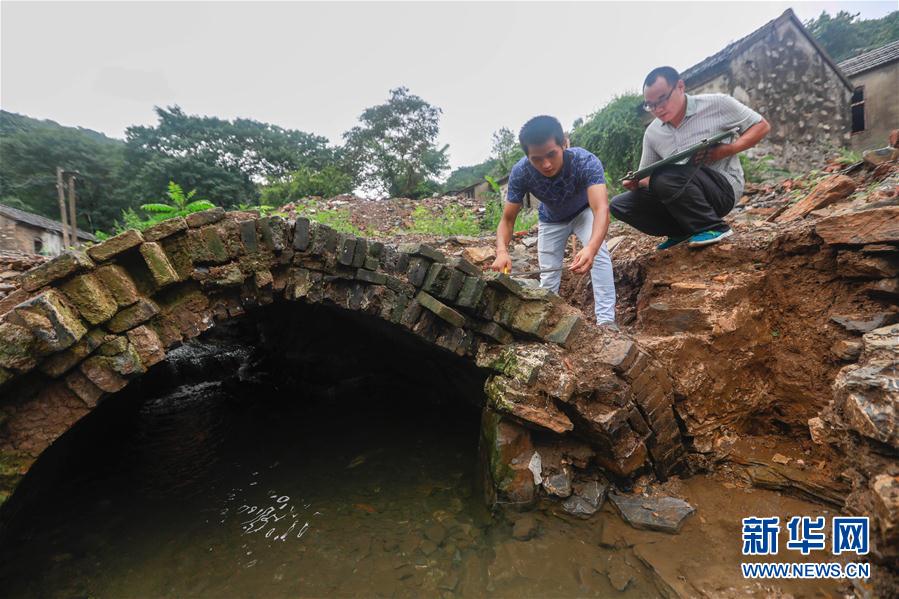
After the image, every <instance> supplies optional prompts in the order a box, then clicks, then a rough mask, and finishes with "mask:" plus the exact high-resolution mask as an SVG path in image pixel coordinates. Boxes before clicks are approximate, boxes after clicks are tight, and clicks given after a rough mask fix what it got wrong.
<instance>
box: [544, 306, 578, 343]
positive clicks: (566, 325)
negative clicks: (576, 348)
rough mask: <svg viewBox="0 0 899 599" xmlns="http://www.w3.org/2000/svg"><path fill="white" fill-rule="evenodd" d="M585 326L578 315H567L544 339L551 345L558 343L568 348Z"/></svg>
mask: <svg viewBox="0 0 899 599" xmlns="http://www.w3.org/2000/svg"><path fill="white" fill-rule="evenodd" d="M583 325H584V319H583V318H582V317H581V316H579V315H577V314H566V315H565V316H563V317H562V318H560V319H559V322H557V323H556V326H554V327H553V329H552V330H551V331H550V332H549V333H548V334H547V335H546V336H545V337H544V340H546V341H549V342H550V343H556V344H558V345H561V346H563V347H568V346H569V345H570V344H571V342H572V341H573V340H574V338H575V336H576V335H577V332H578V331H579V330H580V328H581V327H582V326H583Z"/></svg>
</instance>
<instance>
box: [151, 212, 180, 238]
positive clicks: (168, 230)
mask: <svg viewBox="0 0 899 599" xmlns="http://www.w3.org/2000/svg"><path fill="white" fill-rule="evenodd" d="M186 230H187V221H186V220H184V218H182V217H180V216H179V217H176V218H169V219H167V220H164V221H162V222H161V223H159V224H158V225H153V226H152V227H150V228H149V229H146V230H144V241H159V240H160V239H165V238H166V237H171V236H172V235H174V234H175V233H180V232H181V231H186Z"/></svg>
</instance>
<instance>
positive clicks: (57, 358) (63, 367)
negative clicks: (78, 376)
mask: <svg viewBox="0 0 899 599" xmlns="http://www.w3.org/2000/svg"><path fill="white" fill-rule="evenodd" d="M105 336H106V332H105V331H104V330H103V329H100V328H96V329H91V330H90V331H88V333H87V334H86V335H85V336H84V337H82V338H81V340H80V341H78V343H76V344H75V345H73V346H72V347H70V348H68V349H66V350H63V351H61V352H58V353H56V354H53V355H52V356H49V357H48V358H47V359H46V360H44V361H43V362H41V366H40V369H41V372H43V373H45V374H47V375H49V376H52V377H54V378H56V377H58V376H61V375H62V374H63V373H65V372H67V371H69V370H71V369H72V368H73V367H75V366H76V365H77V364H78V363H79V362H81V361H82V360H83V359H85V358H86V357H87V356H89V355H90V354H91V352H93V351H94V350H95V349H97V348H98V347H100V344H101V343H103V340H104V337H105Z"/></svg>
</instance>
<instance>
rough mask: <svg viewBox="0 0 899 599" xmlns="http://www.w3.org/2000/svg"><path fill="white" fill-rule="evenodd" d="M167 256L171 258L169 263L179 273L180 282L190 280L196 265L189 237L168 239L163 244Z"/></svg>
mask: <svg viewBox="0 0 899 599" xmlns="http://www.w3.org/2000/svg"><path fill="white" fill-rule="evenodd" d="M160 243H161V244H162V249H163V251H165V255H166V256H168V257H169V262H171V263H172V266H173V267H174V268H175V272H176V273H178V280H179V281H186V280H187V279H189V278H190V275H191V273H192V272H193V270H194V263H193V260H192V259H191V257H190V256H191V251H190V248H191V240H190V238H189V237H188V236H187V235H176V236H173V237H166V238H165V239H163V240H162V241H161V242H160Z"/></svg>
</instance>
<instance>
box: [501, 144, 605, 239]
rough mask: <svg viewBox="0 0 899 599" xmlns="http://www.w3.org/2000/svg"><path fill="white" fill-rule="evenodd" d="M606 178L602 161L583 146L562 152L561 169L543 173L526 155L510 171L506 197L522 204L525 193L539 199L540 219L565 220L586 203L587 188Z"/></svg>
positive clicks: (577, 212) (576, 213)
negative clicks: (547, 174)
mask: <svg viewBox="0 0 899 599" xmlns="http://www.w3.org/2000/svg"><path fill="white" fill-rule="evenodd" d="M605 182H606V177H605V173H604V171H603V168H602V162H600V161H599V158H597V157H596V156H594V155H593V154H591V153H590V152H588V151H587V150H585V149H584V148H568V149H566V150H565V151H564V153H563V164H562V170H560V171H559V172H558V173H557V174H556V176H555V177H546V176H544V175H543V174H541V173H540V171H538V170H537V169H536V168H534V165H532V164H531V163H530V162H529V161H528V159H527V157H526V156H525V157H524V158H522V159H521V160H519V161H518V162H517V163H515V166H513V167H512V172H511V173H509V191H508V195H507V197H506V201H508V202H512V203H513V204H521V203H522V202H523V201H524V196H526V195H527V194H528V193H530V194H532V195H533V196H534V197H535V198H537V199H538V200H540V210H539V214H540V221H541V222H544V223H562V222H567V221H569V220H571V219H572V218H574V217H575V216H577V215H578V214H580V212H581V211H582V210H583V209H584V208H586V207H587V206H589V203H588V202H587V188H588V187H590V186H591V185H601V184H604V183H605Z"/></svg>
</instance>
